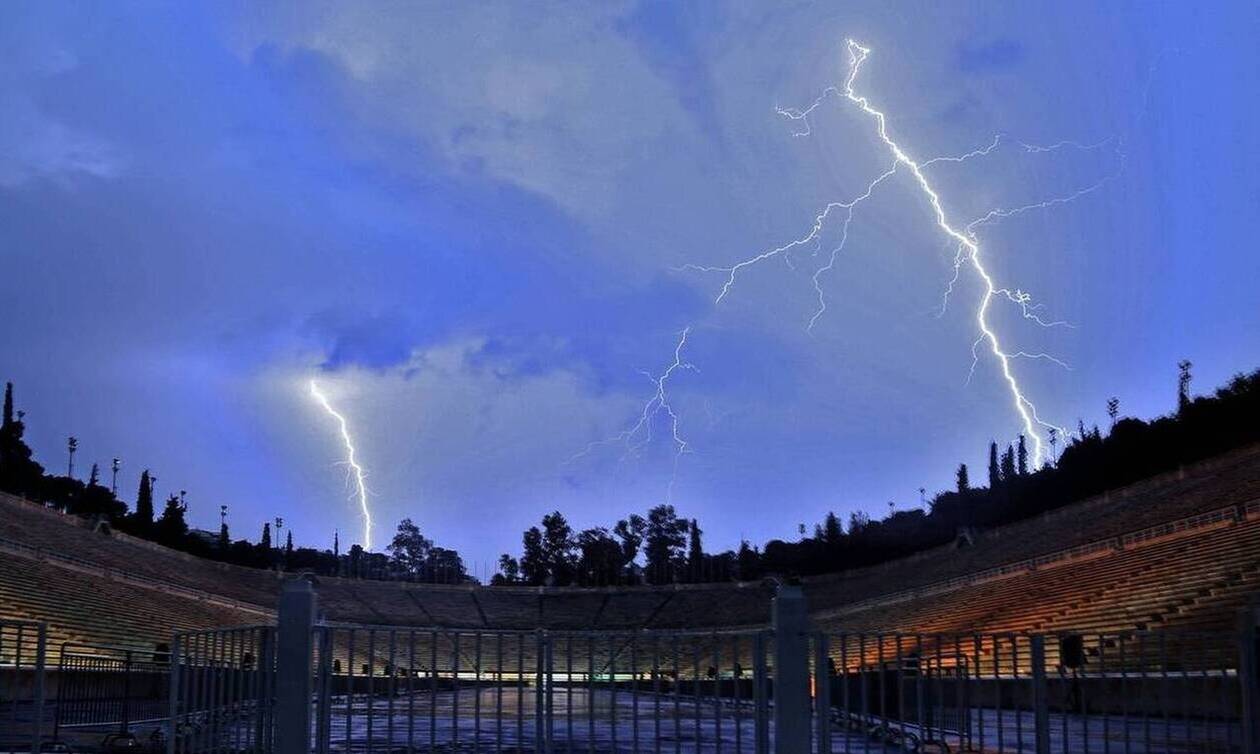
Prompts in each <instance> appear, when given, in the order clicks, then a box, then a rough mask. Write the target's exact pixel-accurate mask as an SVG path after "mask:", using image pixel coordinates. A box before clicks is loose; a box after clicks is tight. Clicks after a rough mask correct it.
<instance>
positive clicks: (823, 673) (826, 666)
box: [814, 633, 831, 754]
mask: <svg viewBox="0 0 1260 754" xmlns="http://www.w3.org/2000/svg"><path fill="white" fill-rule="evenodd" d="M830 659H831V654H830V652H829V650H828V645H827V635H826V634H824V633H818V634H815V635H814V724H815V725H816V733H817V735H818V751H819V752H820V754H827V752H830V751H831V672H830V669H831V666H830V663H829V661H830Z"/></svg>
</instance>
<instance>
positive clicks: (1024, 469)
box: [1015, 435, 1028, 476]
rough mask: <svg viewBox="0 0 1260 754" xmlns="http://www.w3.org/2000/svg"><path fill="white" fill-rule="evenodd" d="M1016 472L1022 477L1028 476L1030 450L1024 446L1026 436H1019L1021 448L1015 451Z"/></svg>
mask: <svg viewBox="0 0 1260 754" xmlns="http://www.w3.org/2000/svg"><path fill="white" fill-rule="evenodd" d="M1015 460H1016V464H1017V465H1016V472H1017V473H1018V474H1019V475H1020V476H1025V475H1027V474H1028V448H1027V447H1026V446H1025V445H1024V436H1023V435H1020V436H1019V447H1018V448H1017V449H1016V450H1015Z"/></svg>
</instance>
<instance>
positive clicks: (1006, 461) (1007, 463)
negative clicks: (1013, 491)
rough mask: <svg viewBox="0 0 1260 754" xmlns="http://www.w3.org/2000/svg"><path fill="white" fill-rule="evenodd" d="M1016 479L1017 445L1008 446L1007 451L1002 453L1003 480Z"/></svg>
mask: <svg viewBox="0 0 1260 754" xmlns="http://www.w3.org/2000/svg"><path fill="white" fill-rule="evenodd" d="M1014 479H1015V447H1014V446H1012V445H1007V446H1006V451H1005V452H1003V453H1002V481H1004V482H1010V481H1012V480H1014Z"/></svg>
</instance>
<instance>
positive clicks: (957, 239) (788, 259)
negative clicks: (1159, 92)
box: [570, 39, 1124, 489]
mask: <svg viewBox="0 0 1260 754" xmlns="http://www.w3.org/2000/svg"><path fill="white" fill-rule="evenodd" d="M847 47H848V53H849V71H848V76H847V77H846V78H845V81H844V85H843V87H842V88H841V87H837V86H831V87H828V88H826V89H825V90H823V92H822V94H821V95H820V96H819V97H818V98H817V99H815V100H814V101H813V102H812V103H811V104H810V105H809V106H808V107H806V108H804V109H785V108H776V111H777V112H778V113H779V114H780V115H782V116H784V117H786V118H788V119H789V120H791V121H793V122H794V123H799V124H801V126H802V127H801V128H800V129H798V130H795V131H794V132H793V136H797V137H803V136H809V135H810V134H811V133H812V127H811V124H810V120H809V117H810V115H811V114H812V113H813V112H814V111H815V110H816V109H817V108H819V107H820V106H821V105H822V104H823V103H824V101H825V100H827V99H828V98H830V97H837V98H839V97H843V98H844V99H845V100H847V101H848V102H850V103H852V104H854V105H857V107H858V108H859V109H860V110H861V111H862V112H863V113H865V114H866V115H869V116H870V117H871V118H873V119H874V120H875V123H876V130H877V134H878V136H879V139H880V141H882V142H883V144H884V145H885V146H886V147H887V148H888V150H889V152H890V154H891V157H892V164H891V166H890V167H888V169H887V170H885V171H884V172H882V173H880V174H879V175H878V176H876V177H875V178H874V179H873V180H872V181H871V182H870V183H868V184H867V186H866V188H865V189H864V190H863V191H862V192H861V193H859V194H857V195H856V196H854V197H853V198H851V199H847V200H845V201H833V202H831V203H829V204H827V205H825V206H824V207H823V208H822V209H821V210H820V211H819V212H817V213H816V215H815V216H814V219H813V222H812V223H811V224H810V226H809V228H808V230H807V232H806V233H805V234H804V235H802V236H800V237H799V238H795V239H793V240H790V241H787V242H786V243H784V244H782V245H779V246H775V247H773V248H769V249H766V250H764V251H761V252H760V253H758V254H755V255H753V256H751V257H748V258H746V259H743V260H740V261H738V262H736V263H734V264H729V265H724V266H718V265H701V264H695V263H689V264H685V265H682V266H681V267H677V268H675V269H676V270H678V271H694V272H703V273H719V274H720V275H721V276H722V278H723V280H722V284H721V287H720V289H719V290H718V293H717V296H716V297H715V299H714V304H715V305H717V304H721V303H722V301H723V300H724V299H726V297H727V296H728V295H729V294H730V292H731V290H732V289H733V288H734V286H735V284H736V282H737V281H738V280H739V278H740V277H741V275H743V274H744V273H745V272H748V271H750V270H751V269H752V268H754V267H756V266H758V265H760V264H761V263H762V262H767V261H770V260H772V259H775V258H782V259H783V261H784V263H785V264H786V265H787V266H788V268H789V269H791V270H793V271H795V270H796V265H795V263H794V261H793V254H794V253H796V252H798V251H809V252H811V256H813V257H818V256H819V254H820V253H821V252H822V249H823V248H824V234H825V233H826V232H827V228H828V227H829V226H830V225H831V224H832V220H833V217H837V216H838V217H839V218H840V220H839V221H838V222H839V231H838V236H839V238H838V240H837V241H836V242H835V243H834V245H831V248H830V252H829V253H828V254H826V257H825V258H826V261H825V262H824V263H823V264H821V265H820V266H819V267H817V269H815V270H814V272H813V274H812V276H811V278H810V282H811V284H812V287H813V290H814V293H815V294H816V298H817V307H816V308H815V310H814V312H813V314H812V315H811V316H810V318H809V320H808V322H807V324H806V327H805V329H806V331H812V330H813V328H814V326H815V325H816V324H817V322H818V321H819V319H820V318H821V317H822V316H823V315H824V314H825V313H826V311H827V299H826V296H825V295H824V292H823V287H822V282H821V281H822V277H823V276H824V275H825V274H827V273H828V272H830V271H832V270H833V269H834V267H835V265H836V261H837V257H838V256H839V255H840V254H841V253H842V252H843V251H844V250H845V245H846V243H847V241H848V238H849V228H850V225H851V224H852V222H853V218H854V213H855V210H856V209H857V207H858V205H860V204H861V203H862V202H864V201H866V200H867V199H869V198H870V197H871V196H872V195H873V193H874V192H875V190H876V189H877V188H878V187H879V186H880V184H882V183H883V182H885V181H886V180H888V179H890V178H892V177H893V176H894V175H895V174H897V173H898V172H900V171H902V170H904V171H905V172H907V173H909V175H910V176H912V177H913V179H914V183H915V185H916V186H917V187H918V188H919V190H920V191H921V192H922V193H923V195H924V196H925V197H926V198H927V200H928V203H929V204H930V205H931V208H932V212H933V215H934V216H935V220H936V225H937V227H938V228H939V229H940V230H941V232H942V233H944V235H945V236H946V237H947V238H948V239H949V242H950V245H951V246H955V248H956V253H955V255H954V260H953V275H952V277H951V278H950V280H949V281H948V283H947V285H946V287H945V291H944V295H943V296H942V300H941V306H940V311H939V313H938V316H942V315H944V313H945V310H946V308H947V306H948V304H949V300H950V296H951V295H952V294H953V292H954V287H955V284H956V283H957V282H958V280H959V277H960V275H961V273H962V268H963V267H964V266H969V267H970V268H971V269H972V270H974V272H975V274H976V276H977V277H978V278H979V280H980V281H981V283H982V286H983V294H982V295H981V297H980V300H979V302H978V304H977V307H976V310H975V323H976V328H977V330H978V333H979V334H978V337H977V338H976V340H975V341H974V342H973V343H972V346H971V353H972V363H971V368H970V370H969V373H968V376H967V382H968V383H969V382H970V381H971V378H972V376H973V375H974V373H975V370H976V366H977V364H978V362H979V359H980V348H981V346H983V345H986V344H987V346H988V351H989V352H991V353H992V355H993V357H994V359H995V360H996V361H997V364H998V367H999V369H1000V371H1001V374H1002V378H1003V380H1004V381H1005V383H1006V386H1007V390H1008V392H1009V394H1010V398H1011V402H1012V405H1013V407H1014V409H1015V411H1016V413H1017V414H1018V416H1019V419H1020V421H1021V423H1022V425H1023V428H1024V432H1025V434H1027V435H1028V436H1029V438H1031V440H1032V443H1033V460H1034V463H1035V464H1038V465H1039V464H1040V463H1041V461H1042V459H1044V457H1045V446H1044V441H1043V438H1042V430H1053V431H1056V432H1058V433H1060V434H1061V435H1063V436H1068V435H1069V434H1070V433H1069V432H1068V431H1067V430H1066V429H1064V428H1062V427H1058V426H1056V425H1054V424H1050V423H1048V422H1046V421H1044V420H1043V419H1042V418H1041V417H1040V415H1039V414H1038V411H1037V407H1036V406H1035V405H1034V404H1033V402H1032V401H1031V400H1030V399H1029V397H1028V395H1027V394H1026V393H1025V391H1024V389H1023V387H1022V386H1021V385H1020V382H1019V379H1018V377H1017V376H1016V374H1015V372H1014V370H1013V368H1012V362H1013V361H1015V360H1017V359H1026V360H1035V361H1047V362H1050V363H1052V364H1055V365H1057V366H1059V367H1062V368H1064V369H1069V370H1070V369H1071V367H1070V366H1069V365H1068V364H1067V363H1066V362H1064V361H1062V360H1061V359H1059V358H1057V357H1055V356H1053V355H1051V354H1049V353H1045V352H1031V351H1023V350H1020V351H1008V350H1007V349H1006V348H1005V347H1004V346H1003V344H1002V341H1001V338H1000V337H999V335H998V333H997V331H996V330H995V329H994V328H993V326H992V324H991V323H990V321H989V315H990V309H991V305H992V303H993V301H994V299H999V300H1005V301H1007V302H1009V303H1011V304H1014V305H1015V308H1017V309H1018V311H1019V313H1020V315H1021V316H1022V317H1023V319H1025V320H1028V321H1030V322H1032V323H1034V324H1036V325H1039V326H1041V327H1047V328H1049V327H1073V325H1072V324H1071V323H1069V322H1067V321H1064V320H1054V319H1047V318H1045V317H1044V316H1042V314H1041V313H1040V311H1041V309H1042V308H1043V305H1042V304H1038V303H1034V302H1033V298H1032V295H1031V294H1030V293H1028V292H1026V291H1024V290H1023V289H1021V288H1012V287H1006V286H1000V285H998V284H997V282H996V281H995V280H994V278H993V275H992V274H991V273H990V272H989V271H988V269H987V268H986V267H985V264H984V262H983V260H982V259H981V247H980V240H979V238H978V236H977V229H979V228H981V227H984V226H990V225H993V224H996V223H998V222H1001V221H1003V220H1005V219H1008V218H1012V217H1017V216H1019V215H1022V214H1024V213H1027V212H1032V211H1034V210H1044V209H1050V208H1053V207H1056V206H1059V205H1063V204H1068V203H1070V202H1074V201H1076V200H1077V199H1080V198H1081V197H1084V196H1086V195H1088V194H1091V193H1093V192H1095V191H1097V190H1099V189H1101V188H1102V187H1103V186H1104V185H1105V184H1107V183H1108V182H1110V181H1112V180H1114V179H1116V178H1118V177H1119V175H1120V174H1121V172H1122V171H1123V165H1124V153H1123V151H1122V149H1121V145H1120V144H1119V143H1113V142H1115V140H1113V139H1105V140H1102V141H1098V142H1094V143H1085V142H1080V141H1072V140H1063V141H1059V142H1055V143H1053V144H1047V145H1037V144H1030V143H1026V142H1022V141H1019V140H1016V139H1013V138H1010V137H1008V136H1006V135H1004V134H998V135H996V136H994V137H993V139H992V141H991V142H990V143H989V144H988V145H986V146H983V147H980V148H977V149H973V150H971V151H969V152H966V153H964V154H960V155H956V156H941V157H934V158H931V159H926V160H923V161H921V162H920V161H916V160H914V159H912V158H911V157H910V156H909V154H908V153H907V152H906V151H905V150H904V149H903V148H902V147H901V146H900V145H899V144H898V143H897V142H896V141H894V140H893V138H892V137H891V136H890V135H889V134H888V129H887V121H886V117H885V115H884V113H883V112H882V111H880V110H877V109H875V107H874V106H872V105H871V103H870V100H869V99H868V98H867V97H866V96H864V95H859V94H858V93H857V92H856V91H855V89H854V82H855V81H856V80H857V76H858V73H859V71H860V69H861V66H862V63H863V62H865V61H866V58H867V57H868V56H869V55H870V52H871V51H870V49H868V48H866V47H863V46H862V45H860V44H858V43H857V42H855V41H853V40H851V39H850V40H847ZM1003 144H1010V145H1012V146H1015V147H1017V148H1019V149H1020V150H1022V151H1023V152H1024V153H1026V154H1043V153H1052V152H1057V151H1059V150H1063V149H1074V150H1078V151H1083V152H1084V151H1093V150H1097V149H1100V148H1103V147H1106V146H1108V145H1112V146H1113V147H1114V149H1115V152H1116V154H1117V155H1118V156H1119V158H1120V162H1119V166H1118V167H1117V168H1116V169H1115V170H1114V172H1112V173H1110V174H1108V175H1106V176H1105V177H1103V178H1102V179H1101V180H1098V181H1096V182H1094V183H1092V184H1090V185H1087V186H1085V187H1083V188H1079V189H1077V190H1075V191H1073V192H1071V193H1068V194H1065V195H1063V196H1058V197H1054V198H1050V199H1046V200H1044V201H1039V202H1033V203H1029V204H1025V205H1022V206H1015V207H1002V208H997V209H993V210H990V211H989V212H988V213H986V214H985V215H983V216H981V217H979V218H977V219H975V220H972V221H971V222H969V223H967V224H966V225H961V226H960V225H956V224H954V223H952V222H951V221H950V219H949V217H948V216H947V214H946V212H945V209H944V207H943V204H942V201H941V198H940V195H939V193H938V192H937V190H936V189H935V188H934V187H933V185H932V183H931V182H930V181H929V180H928V178H927V175H926V174H925V172H924V169H925V168H928V167H930V166H934V165H937V164H944V163H963V162H967V161H970V160H973V159H977V158H981V157H986V156H988V155H990V154H991V153H993V152H994V151H996V150H997V149H999V148H1000V147H1001V146H1002V145H1003ZM689 331H690V328H688V329H687V330H684V331H683V332H682V335H681V337H680V339H679V341H678V344H677V346H676V347H675V349H674V361H673V363H672V364H671V365H670V366H669V367H668V368H667V369H666V370H665V371H664V372H662V373H661V374H659V375H655V376H654V375H651V374H647V376H648V378H649V379H651V380H652V382H653V383H654V384H655V387H656V391H655V393H654V394H653V395H652V397H651V398H649V399H648V401H647V402H646V403H645V404H644V406H643V409H642V411H641V412H640V415H639V417H638V420H637V422H636V423H635V424H634V425H633V426H632V427H630V428H629V429H627V430H625V431H623V432H621V433H620V434H618V435H616V436H615V437H613V438H610V439H608V440H602V441H598V442H594V443H591V444H590V445H588V446H587V448H586V449H585V450H584V451H582V452H581V453H578V454H577V455H575V456H574V457H573V458H572V459H570V461H572V460H576V459H577V458H580V457H583V456H585V455H587V454H589V453H590V452H591V451H592V450H593V449H594V448H596V447H598V446H601V445H605V444H609V443H612V442H622V443H624V444H625V445H626V447H627V455H630V454H637V453H638V451H639V450H641V449H642V448H643V446H644V445H646V444H648V443H649V442H651V440H652V425H653V420H654V418H655V417H656V415H657V414H659V413H664V414H665V415H666V416H668V419H669V423H670V428H671V436H672V440H673V444H674V447H675V451H676V452H675V456H674V469H675V474H676V473H677V467H678V461H679V459H680V458H681V456H682V455H683V454H684V453H686V452H689V448H690V446H689V444H688V443H687V442H686V441H685V440H684V439H683V438H682V436H681V434H680V432H679V418H678V415H677V413H676V412H675V411H674V409H673V407H672V406H671V405H670V403H669V397H668V392H667V389H666V383H667V381H668V380H669V378H670V377H671V376H672V375H673V373H674V372H675V371H677V370H679V369H695V367H694V366H693V365H691V364H689V363H686V362H684V361H683V360H682V349H683V347H684V346H685V345H686V341H687V334H688V332H689ZM645 374H646V373H645ZM624 457H625V456H623V459H624ZM670 486H671V489H672V486H673V482H672V480H671V482H670Z"/></svg>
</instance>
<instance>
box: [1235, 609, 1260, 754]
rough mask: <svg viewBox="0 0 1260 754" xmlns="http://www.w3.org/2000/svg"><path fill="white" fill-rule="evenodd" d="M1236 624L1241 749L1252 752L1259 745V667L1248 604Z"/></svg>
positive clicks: (1252, 612)
mask: <svg viewBox="0 0 1260 754" xmlns="http://www.w3.org/2000/svg"><path fill="white" fill-rule="evenodd" d="M1240 624H1241V625H1240V626H1239V632H1238V637H1239V647H1238V691H1239V698H1240V701H1241V707H1242V710H1241V712H1242V745H1243V747H1242V748H1243V751H1246V752H1253V751H1256V747H1257V746H1260V667H1257V661H1258V659H1260V658H1258V657H1257V655H1258V654H1260V653H1258V652H1257V647H1256V642H1257V638H1258V634H1260V632H1257V630H1256V615H1255V612H1254V610H1253V609H1252V608H1248V609H1247V610H1244V611H1243V613H1242V617H1241V620H1240Z"/></svg>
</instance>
